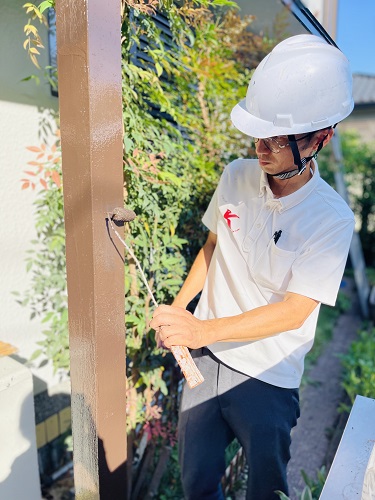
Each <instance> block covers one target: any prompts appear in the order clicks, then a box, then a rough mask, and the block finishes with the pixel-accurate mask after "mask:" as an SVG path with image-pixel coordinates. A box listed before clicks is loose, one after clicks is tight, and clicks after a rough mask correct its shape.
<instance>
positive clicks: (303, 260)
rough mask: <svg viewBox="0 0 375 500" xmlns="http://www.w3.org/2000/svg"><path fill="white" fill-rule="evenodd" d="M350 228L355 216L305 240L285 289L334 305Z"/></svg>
mask: <svg viewBox="0 0 375 500" xmlns="http://www.w3.org/2000/svg"><path fill="white" fill-rule="evenodd" d="M353 229H354V220H350V219H349V220H343V221H340V222H339V223H338V224H336V225H335V227H333V228H331V230H329V231H326V232H325V233H324V234H320V235H318V236H316V237H315V238H314V240H312V241H310V242H308V243H307V245H306V248H305V250H304V251H303V252H302V254H301V255H300V256H299V257H298V258H297V259H296V260H295V262H294V264H293V266H292V277H291V279H290V282H289V285H288V289H287V290H288V291H289V292H293V293H298V294H300V295H305V296H307V297H310V298H312V299H314V300H317V301H319V302H322V303H324V304H327V305H330V306H334V305H335V302H336V298H337V294H338V291H339V288H340V283H341V280H342V276H343V274H344V270H345V265H346V261H347V258H348V253H349V248H350V242H351V239H352V236H353Z"/></svg>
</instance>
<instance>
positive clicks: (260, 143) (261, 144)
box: [255, 139, 270, 153]
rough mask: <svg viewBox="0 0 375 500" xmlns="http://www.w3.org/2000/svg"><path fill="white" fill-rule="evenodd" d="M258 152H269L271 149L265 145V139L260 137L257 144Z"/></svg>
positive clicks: (256, 149)
mask: <svg viewBox="0 0 375 500" xmlns="http://www.w3.org/2000/svg"><path fill="white" fill-rule="evenodd" d="M255 151H256V153H269V152H270V150H269V149H268V148H267V146H266V145H265V143H264V141H263V139H258V142H257V143H256V144H255Z"/></svg>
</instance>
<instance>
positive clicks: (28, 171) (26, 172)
mask: <svg viewBox="0 0 375 500" xmlns="http://www.w3.org/2000/svg"><path fill="white" fill-rule="evenodd" d="M24 172H25V174H27V175H36V173H35V172H31V171H30V170H24Z"/></svg>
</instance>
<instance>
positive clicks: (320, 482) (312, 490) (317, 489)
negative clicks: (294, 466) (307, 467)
mask: <svg viewBox="0 0 375 500" xmlns="http://www.w3.org/2000/svg"><path fill="white" fill-rule="evenodd" d="M301 475H302V477H303V480H304V482H305V484H306V486H305V487H304V488H303V490H302V491H301V492H300V493H299V492H296V493H295V497H296V498H298V500H319V498H320V494H321V492H322V490H323V486H324V483H325V481H326V479H327V471H326V468H325V466H323V467H322V468H321V469H320V470H319V471H318V472H317V477H316V479H312V478H310V477H309V476H308V475H307V474H306V472H305V471H304V470H301ZM276 493H277V494H278V495H279V498H280V500H290V497H288V496H287V495H285V493H283V492H282V491H276Z"/></svg>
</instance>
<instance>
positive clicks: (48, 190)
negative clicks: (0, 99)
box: [19, 136, 69, 370]
mask: <svg viewBox="0 0 375 500" xmlns="http://www.w3.org/2000/svg"><path fill="white" fill-rule="evenodd" d="M28 149H29V150H31V151H32V152H33V153H35V155H36V159H35V160H33V161H30V162H28V165H29V168H30V170H28V171H26V172H25V174H26V175H27V177H26V178H24V179H22V180H21V181H22V188H23V189H27V188H31V189H36V188H37V189H38V192H37V197H36V201H35V212H36V223H35V227H36V232H37V237H36V239H35V240H33V241H32V242H31V243H32V245H33V246H32V248H31V249H30V250H29V251H28V253H29V256H28V258H27V263H26V269H27V271H29V272H30V273H31V288H30V289H29V290H27V291H26V293H25V294H24V296H23V298H22V299H20V300H19V302H20V303H21V304H22V305H23V306H26V305H27V306H28V307H29V308H30V309H31V311H32V312H31V319H33V318H34V317H36V316H38V317H41V318H42V323H43V324H44V325H45V329H44V330H43V333H44V335H45V337H44V339H43V340H42V341H40V342H39V344H40V349H38V350H37V351H36V352H35V353H34V354H33V356H32V359H33V360H34V359H36V358H38V357H39V356H40V355H41V354H44V355H45V356H46V357H47V358H48V359H50V360H53V364H54V367H55V369H56V370H57V369H64V370H68V369H69V350H68V349H69V346H68V310H67V293H66V273H65V229H64V213H63V196H62V185H61V151H60V141H59V137H58V136H57V138H56V142H55V144H53V145H52V146H51V147H48V146H46V145H45V144H42V145H41V147H36V146H30V147H29V148H28Z"/></svg>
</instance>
